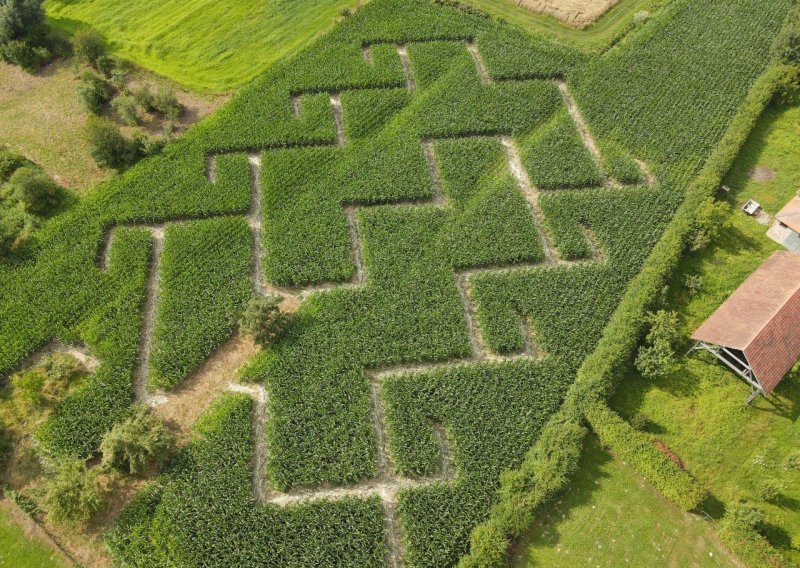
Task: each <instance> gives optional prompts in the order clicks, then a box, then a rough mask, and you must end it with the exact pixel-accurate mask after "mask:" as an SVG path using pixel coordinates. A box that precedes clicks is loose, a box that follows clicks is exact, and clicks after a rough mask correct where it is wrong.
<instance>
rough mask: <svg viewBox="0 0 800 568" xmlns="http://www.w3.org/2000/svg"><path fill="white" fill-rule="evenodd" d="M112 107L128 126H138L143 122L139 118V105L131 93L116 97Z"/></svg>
mask: <svg viewBox="0 0 800 568" xmlns="http://www.w3.org/2000/svg"><path fill="white" fill-rule="evenodd" d="M111 107H112V108H113V109H114V110H115V111H116V112H117V114H118V115H119V117H120V118H121V119H122V122H124V123H125V124H127V125H128V126H137V125H138V124H139V123H141V121H142V118H141V117H140V116H139V103H137V102H136V98H135V97H134V96H133V95H132V94H131V93H122V94H121V95H118V96H117V97H115V98H114V100H113V101H111Z"/></svg>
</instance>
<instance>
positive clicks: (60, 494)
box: [43, 458, 103, 525]
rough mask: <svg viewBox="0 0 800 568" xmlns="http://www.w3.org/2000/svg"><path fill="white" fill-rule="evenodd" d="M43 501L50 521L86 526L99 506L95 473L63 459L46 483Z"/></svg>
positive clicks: (76, 462) (70, 459)
mask: <svg viewBox="0 0 800 568" xmlns="http://www.w3.org/2000/svg"><path fill="white" fill-rule="evenodd" d="M43 500H44V504H45V507H46V508H47V511H48V515H47V516H48V519H49V520H50V521H51V522H53V523H56V524H67V525H75V524H83V523H86V522H87V521H88V520H89V519H90V518H91V517H92V515H94V514H95V513H96V512H97V511H99V510H100V508H101V507H102V506H103V497H102V495H101V493H100V489H99V485H98V472H97V471H93V470H90V469H88V468H87V467H86V463H85V462H83V461H81V460H79V459H73V458H66V459H65V460H64V461H63V462H61V463H59V464H57V465H56V468H55V471H54V472H53V473H52V474H51V475H50V477H49V478H48V479H47V480H46V482H45V487H44V499H43Z"/></svg>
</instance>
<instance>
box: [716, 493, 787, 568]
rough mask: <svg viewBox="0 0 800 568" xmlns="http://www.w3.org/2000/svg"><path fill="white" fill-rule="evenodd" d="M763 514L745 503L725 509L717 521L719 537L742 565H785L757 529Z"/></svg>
mask: <svg viewBox="0 0 800 568" xmlns="http://www.w3.org/2000/svg"><path fill="white" fill-rule="evenodd" d="M763 519H764V517H763V514H762V513H761V512H760V511H759V510H758V509H756V508H754V507H753V506H751V505H749V504H747V503H735V504H733V505H731V506H729V507H728V508H727V510H726V511H725V517H724V518H723V519H722V521H721V522H720V527H719V536H720V538H721V539H722V542H724V543H725V544H726V545H727V546H728V548H730V549H731V551H732V552H733V553H734V554H735V555H736V556H737V557H738V558H739V559H740V560H741V561H742V562H743V563H744V564H745V565H746V566H759V567H760V566H770V567H772V568H782V567H785V566H789V563H788V562H787V561H786V559H785V558H784V557H783V555H782V554H781V553H780V552H779V551H778V550H776V549H775V548H773V547H772V545H770V543H769V542H768V541H767V540H766V539H765V538H764V537H763V536H762V535H761V534H759V532H758V527H759V525H760V524H761V523H762V522H763Z"/></svg>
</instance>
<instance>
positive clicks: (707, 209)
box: [689, 198, 731, 251]
mask: <svg viewBox="0 0 800 568" xmlns="http://www.w3.org/2000/svg"><path fill="white" fill-rule="evenodd" d="M730 209H731V207H730V205H729V204H728V203H725V202H724V201H714V199H713V198H708V199H706V200H705V201H703V203H702V204H701V205H700V207H698V208H697V211H696V212H695V220H694V229H693V234H692V236H691V237H690V243H689V248H691V250H692V251H698V250H702V249H703V248H705V247H706V246H708V245H709V244H710V243H711V242H712V241H713V240H714V239H716V238H717V235H719V233H720V231H721V230H722V229H723V228H725V227H726V226H727V224H726V221H727V219H728V216H729V214H730Z"/></svg>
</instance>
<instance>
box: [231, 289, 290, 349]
mask: <svg viewBox="0 0 800 568" xmlns="http://www.w3.org/2000/svg"><path fill="white" fill-rule="evenodd" d="M285 324H286V316H285V315H284V314H283V313H282V312H281V310H280V298H276V297H256V298H253V299H251V300H250V302H249V303H248V304H247V308H246V309H245V311H244V314H243V315H242V319H241V320H240V321H239V331H240V332H241V333H242V335H245V336H246V337H250V338H251V339H252V340H253V341H255V342H256V343H260V344H261V345H269V344H270V343H271V342H272V341H273V340H274V339H275V338H276V337H277V336H278V335H279V334H280V333H281V331H282V330H283V327H284V325H285Z"/></svg>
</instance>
